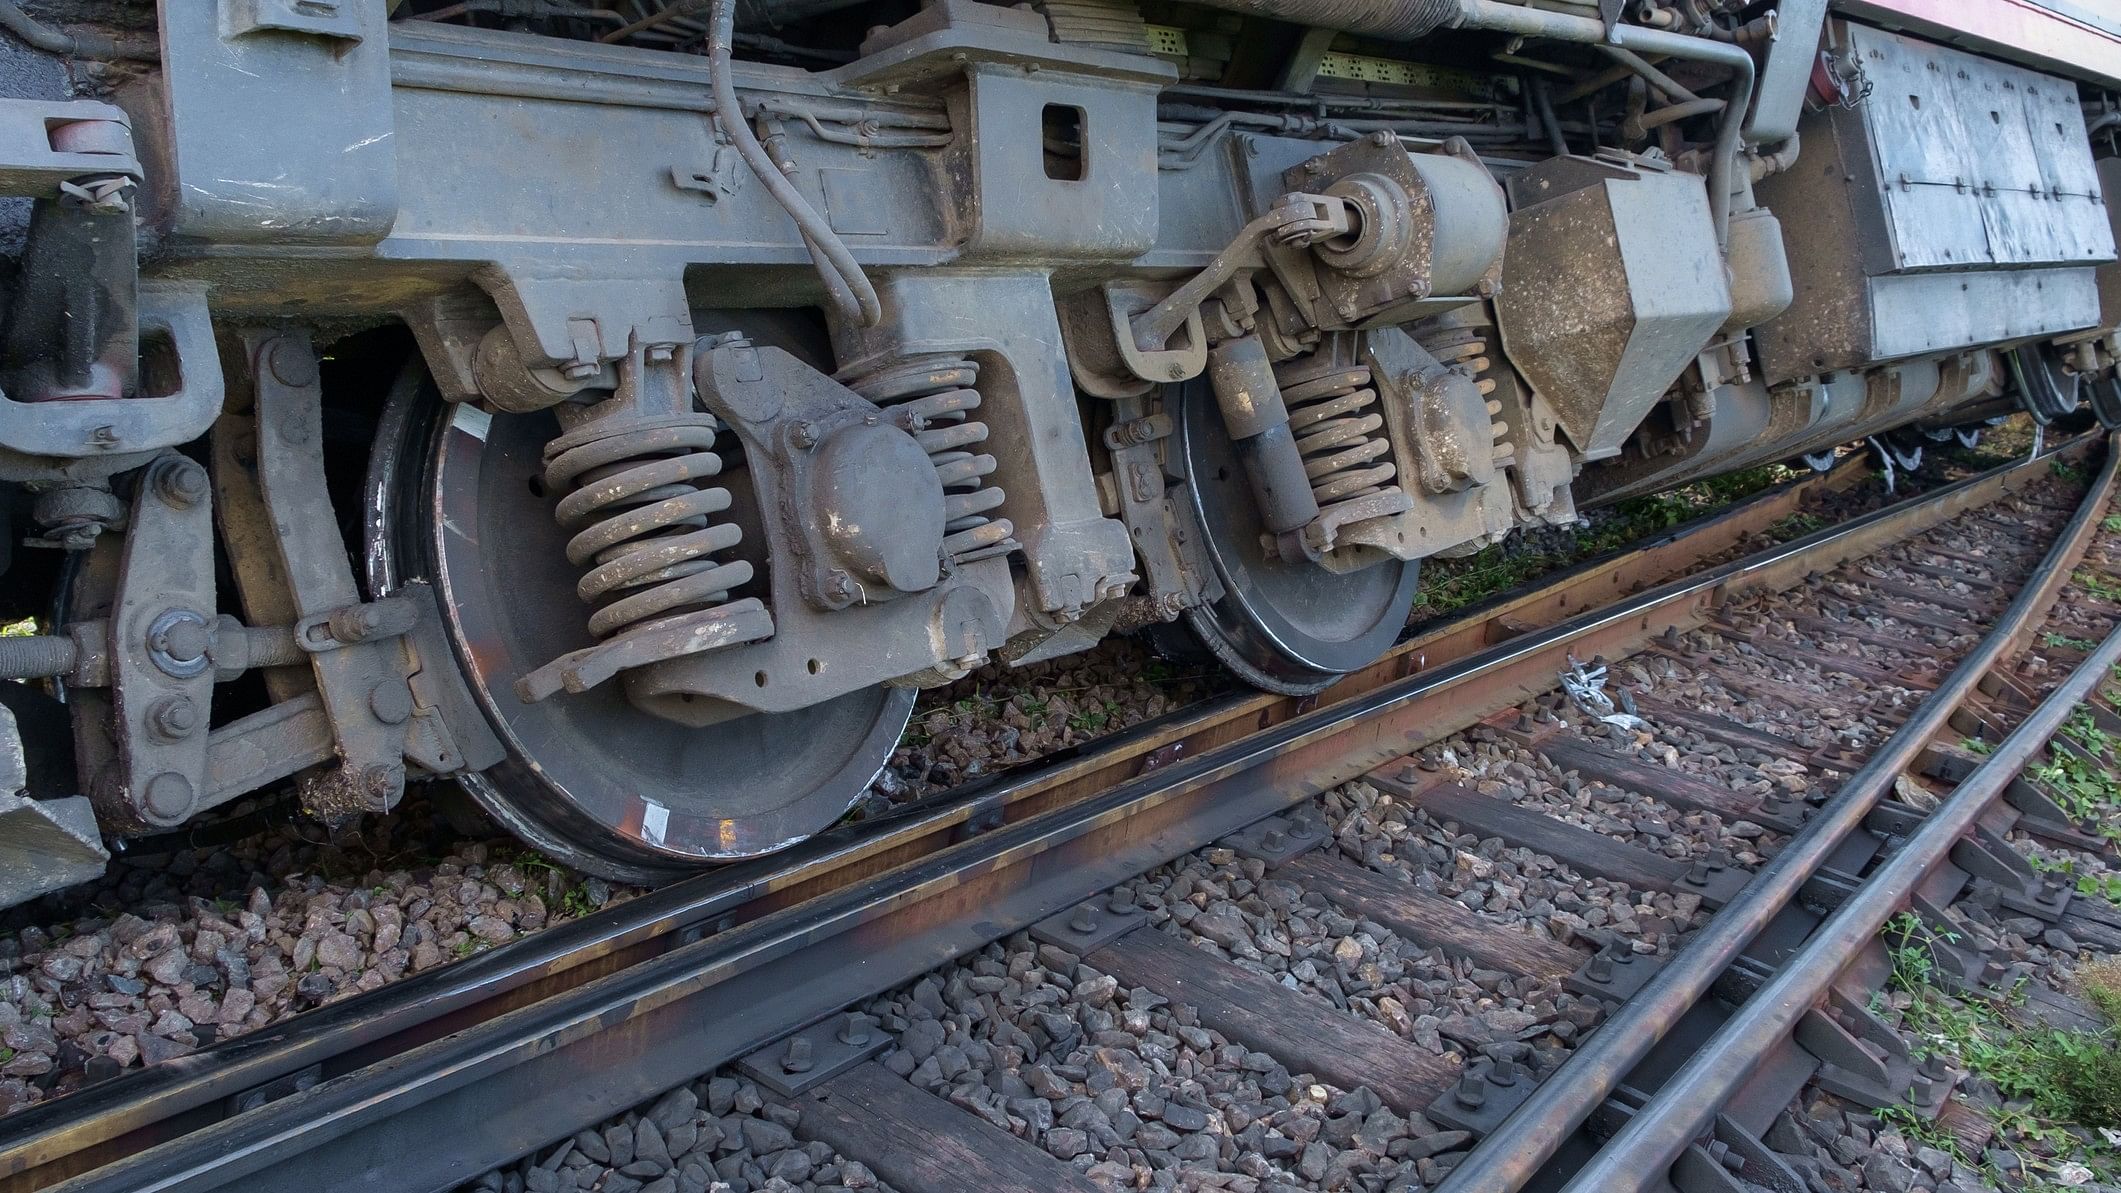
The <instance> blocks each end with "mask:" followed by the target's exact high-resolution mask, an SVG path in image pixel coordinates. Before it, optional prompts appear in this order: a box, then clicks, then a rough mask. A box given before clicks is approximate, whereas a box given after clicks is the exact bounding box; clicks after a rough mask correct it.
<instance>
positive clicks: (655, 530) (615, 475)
mask: <svg viewBox="0 0 2121 1193" xmlns="http://www.w3.org/2000/svg"><path fill="white" fill-rule="evenodd" d="M720 429H721V424H720V423H718V422H716V421H715V418H714V416H713V415H711V414H706V413H703V412H693V413H688V414H669V415H662V416H659V417H645V418H644V417H639V416H635V415H633V414H631V413H620V414H615V415H613V416H610V417H604V418H598V417H596V416H595V414H594V412H592V413H591V417H590V419H589V421H587V422H584V423H581V424H580V425H578V426H576V427H575V428H574V429H572V430H570V431H568V432H566V433H565V434H562V435H561V436H560V437H559V438H557V439H554V440H553V441H552V442H551V443H549V444H547V445H546V446H545V474H544V475H545V485H546V491H547V492H552V493H565V494H566V496H565V497H562V498H561V499H560V502H559V506H558V509H557V510H556V511H555V515H556V516H557V517H558V519H559V522H560V525H561V526H562V527H563V528H565V529H567V530H569V531H572V532H573V537H572V538H570V539H569V540H568V541H567V559H568V562H570V563H572V564H574V565H575V566H576V567H582V568H588V569H589V570H588V571H587V572H585V573H584V574H583V576H582V579H581V581H580V582H579V583H577V584H576V585H575V592H576V594H577V595H579V596H580V597H581V598H582V599H583V600H584V601H586V602H588V603H589V604H590V605H592V606H594V607H595V611H594V612H592V613H591V614H590V615H589V632H590V633H591V634H592V635H594V636H595V637H597V638H598V639H604V638H609V637H611V636H612V635H614V634H617V633H619V632H620V631H622V630H628V629H633V628H637V627H642V626H647V625H652V624H654V623H656V622H658V621H661V620H663V619H666V618H669V617H674V616H677V615H679V614H683V613H692V612H696V611H699V610H703V609H710V608H713V607H715V606H717V605H720V604H722V603H724V602H726V601H727V600H728V599H729V593H730V590H732V589H734V588H737V587H739V586H740V585H742V584H744V583H746V582H747V581H749V580H750V579H751V574H752V569H751V564H750V563H748V562H746V561H744V560H735V561H733V562H728V563H724V562H722V561H720V560H718V559H715V558H714V555H715V553H716V552H719V551H726V550H728V549H729V548H731V547H734V546H736V544H737V542H738V541H739V540H740V539H741V538H742V537H743V531H742V530H741V529H740V528H739V527H738V526H737V525H736V524H735V523H731V522H715V521H714V520H713V518H712V515H714V514H718V513H721V512H722V511H724V510H726V509H728V508H729V490H727V489H724V488H721V487H719V486H714V485H707V484H703V483H702V482H704V481H705V480H707V479H708V478H709V477H712V476H715V475H717V474H718V473H720V472H721V470H722V459H721V457H720V456H718V455H716V454H715V453H714V451H713V450H712V449H713V447H714V440H715V436H716V434H717V433H718V432H719V431H720Z"/></svg>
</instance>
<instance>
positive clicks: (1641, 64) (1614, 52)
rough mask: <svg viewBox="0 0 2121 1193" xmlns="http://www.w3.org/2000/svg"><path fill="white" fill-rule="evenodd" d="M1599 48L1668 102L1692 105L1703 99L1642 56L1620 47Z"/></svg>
mask: <svg viewBox="0 0 2121 1193" xmlns="http://www.w3.org/2000/svg"><path fill="white" fill-rule="evenodd" d="M1598 48H1599V49H1600V50H1602V51H1604V52H1605V54H1606V56H1607V57H1609V58H1611V59H1613V61H1615V62H1618V63H1619V64H1620V65H1622V66H1625V67H1627V68H1628V69H1629V70H1631V71H1634V72H1635V73H1636V74H1638V75H1641V76H1642V77H1643V78H1645V79H1648V80H1649V81H1650V85H1651V86H1653V87H1655V88H1657V90H1659V91H1661V92H1663V93H1664V97H1665V99H1666V100H1668V101H1671V102H1674V103H1682V104H1691V103H1695V102H1697V101H1699V100H1700V99H1701V97H1700V96H1698V95H1696V94H1694V93H1693V92H1691V91H1688V90H1687V89H1686V88H1684V87H1681V86H1680V85H1679V84H1678V83H1675V82H1673V81H1672V76H1670V75H1668V74H1666V73H1664V72H1663V71H1661V70H1658V69H1657V68H1656V67H1654V66H1652V65H1650V63H1649V62H1648V61H1647V60H1645V59H1644V58H1643V56H1642V55H1640V54H1637V53H1635V52H1634V51H1633V50H1623V49H1621V48H1620V47H1619V46H1609V45H1600V46H1599V47H1598Z"/></svg>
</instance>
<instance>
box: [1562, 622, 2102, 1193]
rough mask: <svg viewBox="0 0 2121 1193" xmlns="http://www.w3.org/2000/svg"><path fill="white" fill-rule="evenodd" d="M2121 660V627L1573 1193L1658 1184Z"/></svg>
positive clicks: (1595, 1163) (1591, 1167) (1684, 1071)
mask: <svg viewBox="0 0 2121 1193" xmlns="http://www.w3.org/2000/svg"><path fill="white" fill-rule="evenodd" d="M2117 660H2121V629H2116V630H2114V631H2113V632H2112V633H2110V634H2108V635H2107V638H2106V641H2105V642H2103V643H2101V644H2100V646H2099V649H2098V650H2096V651H2093V652H2092V655H2091V657H2090V658H2087V659H2085V660H2084V661H2083V662H2082V663H2080V664H2078V666H2077V669H2076V670H2075V671H2072V672H2071V673H2070V676H2069V678H2068V679H2065V680H2064V681H2062V684H2061V686H2059V687H2057V688H2056V689H2055V690H2054V692H2053V693H2052V694H2050V695H2049V696H2048V698H2047V699H2045V700H2043V701H2041V702H2040V707H2038V708H2036V709H2034V710H2033V713H2032V715H2031V716H2029V717H2027V718H2026V719H2025V722H2024V723H2023V724H2021V725H2019V726H2018V728H2017V729H2016V730H2014V731H2012V733H2011V734H2010V736H2008V737H2006V738H2004V739H2003V742H2002V744H2000V745H1998V746H1997V747H1996V748H1995V750H1994V751H1992V752H1991V753H1990V754H1989V756H1988V757H1987V759H1985V760H1984V761H1983V762H1982V763H1981V765H1980V766H1978V767H1976V768H1974V772H1973V773H1972V774H1970V775H1968V776H1967V777H1966V778H1965V779H1964V780H1962V781H1961V782H1960V784H1959V788H1958V790H1956V791H1954V792H1953V793H1952V794H1951V795H1950V796H1949V797H1948V798H1947V799H1946V800H1945V801H1944V805H1943V806H1942V807H1940V808H1938V809H1937V810H1936V811H1934V812H1932V813H1930V814H1929V816H1928V817H1926V818H1925V819H1924V820H1923V822H1922V826H1921V827H1920V828H1918V829H1916V830H1915V832H1914V835H1912V836H1910V837H1908V838H1907V840H1906V841H1904V842H1902V843H1901V845H1900V847H1899V848H1898V849H1897V850H1895V851H1894V852H1893V853H1892V854H1891V856H1889V857H1888V858H1887V859H1886V860H1885V862H1884V864H1883V865H1881V866H1879V867H1878V869H1877V871H1876V872H1875V873H1873V874H1872V875H1871V876H1870V877H1869V878H1867V879H1865V880H1864V883H1863V885H1862V886H1861V887H1860V888H1858V889H1857V891H1856V893H1855V894H1854V895H1853V896H1852V897H1850V898H1849V900H1848V901H1847V902H1845V903H1843V904H1842V905H1841V906H1840V907H1839V908H1837V909H1835V911H1834V914H1833V915H1831V916H1829V917H1827V920H1826V922H1825V923H1824V924H1821V925H1820V926H1819V929H1818V931H1816V932H1814V933H1812V936H1811V939H1809V940H1807V941H1806V942H1805V944H1804V947H1803V948H1801V949H1799V950H1798V951H1797V952H1796V954H1795V955H1793V956H1791V957H1790V958H1788V959H1787V960H1785V961H1784V962H1783V963H1782V965H1781V967H1780V968H1779V969H1777V970H1776V971H1775V976H1774V977H1773V978H1772V979H1770V980H1769V982H1768V983H1767V985H1765V986H1763V987H1761V988H1760V990H1759V991H1758V992H1756V993H1755V994H1754V995H1753V996H1752V997H1751V998H1748V999H1747V1000H1746V1001H1745V1005H1744V1006H1742V1007H1740V1008H1739V1010H1738V1013H1737V1014H1736V1015H1733V1016H1732V1017H1731V1018H1730V1020H1729V1021H1728V1022H1726V1023H1725V1024H1724V1025H1723V1026H1722V1027H1721V1028H1718V1029H1717V1031H1716V1034H1715V1035H1713V1036H1711V1037H1709V1039H1708V1041H1707V1042H1706V1043H1704V1044H1703V1045H1702V1046H1701V1047H1700V1049H1699V1050H1697V1051H1696V1052H1695V1053H1694V1056H1693V1058H1692V1059H1691V1060H1689V1061H1688V1062H1687V1063H1686V1064H1685V1066H1683V1067H1682V1068H1681V1069H1680V1070H1679V1072H1677V1073H1675V1074H1673V1075H1672V1078H1671V1080H1669V1081H1667V1082H1665V1084H1664V1087H1663V1088H1662V1089H1660V1090H1658V1091H1657V1094H1656V1096H1655V1097H1653V1098H1652V1099H1651V1100H1650V1102H1649V1104H1648V1105H1646V1106H1644V1107H1643V1108H1642V1109H1640V1110H1638V1111H1636V1112H1635V1114H1634V1115H1633V1116H1631V1117H1630V1118H1629V1119H1628V1123H1627V1126H1625V1127H1623V1128H1621V1130H1620V1133H1619V1134H1617V1135H1615V1136H1613V1138H1612V1139H1611V1140H1609V1141H1608V1142H1607V1143H1606V1145H1605V1147H1604V1148H1602V1149H1600V1150H1599V1152H1598V1154H1597V1155H1596V1156H1595V1157H1593V1158H1592V1159H1591V1161H1590V1163H1588V1164H1586V1165H1584V1166H1583V1168H1582V1169H1581V1170H1579V1171H1578V1172H1577V1174H1576V1176H1575V1178H1574V1179H1572V1180H1571V1181H1570V1182H1569V1183H1568V1186H1567V1188H1566V1190H1565V1193H1641V1191H1642V1190H1645V1189H1649V1188H1652V1187H1653V1186H1660V1185H1662V1184H1663V1183H1664V1180H1665V1174H1666V1173H1667V1172H1669V1171H1670V1169H1671V1166H1672V1165H1673V1163H1675V1162H1676V1161H1677V1160H1678V1159H1679V1154H1680V1153H1681V1152H1684V1151H1685V1150H1686V1149H1687V1146H1688V1145H1689V1144H1691V1143H1693V1142H1694V1140H1695V1139H1697V1138H1699V1137H1700V1135H1701V1133H1702V1132H1703V1131H1706V1130H1707V1129H1708V1127H1709V1124H1710V1122H1711V1121H1712V1120H1713V1119H1714V1118H1715V1116H1716V1114H1717V1113H1718V1111H1719V1109H1720V1108H1721V1107H1722V1106H1723V1105H1725V1103H1727V1102H1728V1101H1729V1100H1730V1097H1731V1094H1732V1092H1733V1091H1734V1090H1736V1089H1737V1088H1738V1086H1739V1085H1740V1084H1742V1083H1743V1082H1744V1081H1745V1080H1746V1079H1747V1078H1748V1077H1750V1076H1752V1074H1753V1072H1754V1070H1755V1069H1756V1068H1757V1067H1758V1066H1759V1063H1760V1061H1761V1060H1762V1059H1763V1058H1764V1057H1765V1056H1766V1055H1767V1053H1768V1052H1769V1051H1770V1050H1771V1049H1773V1048H1774V1047H1775V1046H1776V1045H1777V1044H1778V1043H1780V1042H1781V1041H1783V1040H1785V1039H1787V1038H1788V1037H1789V1034H1790V1032H1791V1030H1792V1029H1794V1028H1795V1026H1796V1024H1797V1021H1798V1020H1799V1019H1800V1018H1802V1017H1803V1016H1804V1013H1805V1012H1806V1011H1808V1010H1810V1009H1811V1008H1812V1007H1813V1006H1815V1005H1817V1003H1818V1002H1819V1000H1820V999H1821V998H1822V997H1824V996H1825V994H1826V990H1827V987H1828V986H1830V985H1831V984H1832V983H1833V982H1834V980H1835V979H1836V978H1838V977H1839V976H1840V975H1841V971H1842V969H1843V968H1844V967H1845V965H1846V963H1847V958H1849V957H1850V956H1851V955H1853V954H1854V953H1855V952H1856V950H1858V949H1860V948H1862V947H1863V946H1864V944H1865V943H1866V942H1868V941H1871V940H1874V939H1876V938H1877V936H1878V933H1879V931H1880V930H1881V929H1883V928H1884V927H1885V924H1886V921H1887V920H1889V919H1891V918H1892V916H1893V914H1894V913H1895V912H1896V911H1898V910H1899V909H1900V908H1901V907H1903V906H1904V905H1905V904H1906V903H1907V900H1908V898H1909V896H1910V895H1911V894H1912V893H1913V891H1914V889H1915V885H1916V884H1917V883H1919V882H1921V881H1922V879H1923V877H1924V875H1926V874H1928V873H1929V871H1930V869H1931V868H1932V867H1934V866H1935V865H1936V864H1937V863H1938V862H1939V861H1942V860H1943V859H1944V858H1945V857H1946V856H1947V855H1949V854H1950V852H1951V849H1952V846H1953V845H1955V844H1957V843H1958V841H1959V839H1960V838H1961V837H1964V836H1965V835H1966V833H1967V831H1968V830H1969V829H1971V828H1972V827H1973V825H1974V822H1975V820H1976V819H1977V818H1978V817H1980V815H1981V814H1982V813H1983V812H1986V811H1987V810H1988V808H1989V805H1991V804H1993V803H1994V802H1995V800H1996V797H1997V796H1998V795H2000V794H2002V792H2003V789H2004V788H2005V787H2007V786H2009V785H2010V783H2011V782H2012V781H2013V780H2015V779H2016V778H2017V776H2018V772H2019V771H2021V770H2023V769H2024V768H2025V766H2026V764H2027V763H2028V762H2030V761H2031V760H2032V759H2033V757H2034V756H2035V755H2037V754H2038V753H2039V752H2040V750H2041V748H2042V747H2044V746H2045V745H2046V744H2047V742H2048V739H2050V738H2052V737H2053V736H2054V735H2055V733H2056V732H2057V731H2059V730H2060V729H2061V728H2062V724H2063V722H2064V721H2066V720H2068V719H2069V717H2070V715H2071V714H2073V713H2074V712H2076V711H2077V709H2078V707H2079V704H2078V702H2079V701H2080V700H2082V699H2083V698H2084V697H2085V696H2087V695H2089V694H2090V692H2091V690H2092V689H2093V688H2094V687H2096V686H2097V685H2098V684H2100V683H2101V682H2103V681H2104V680H2105V678H2106V676H2107V670H2108V668H2110V667H2112V666H2113V665H2114V663H2115V662H2116V661H2117Z"/></svg>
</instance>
